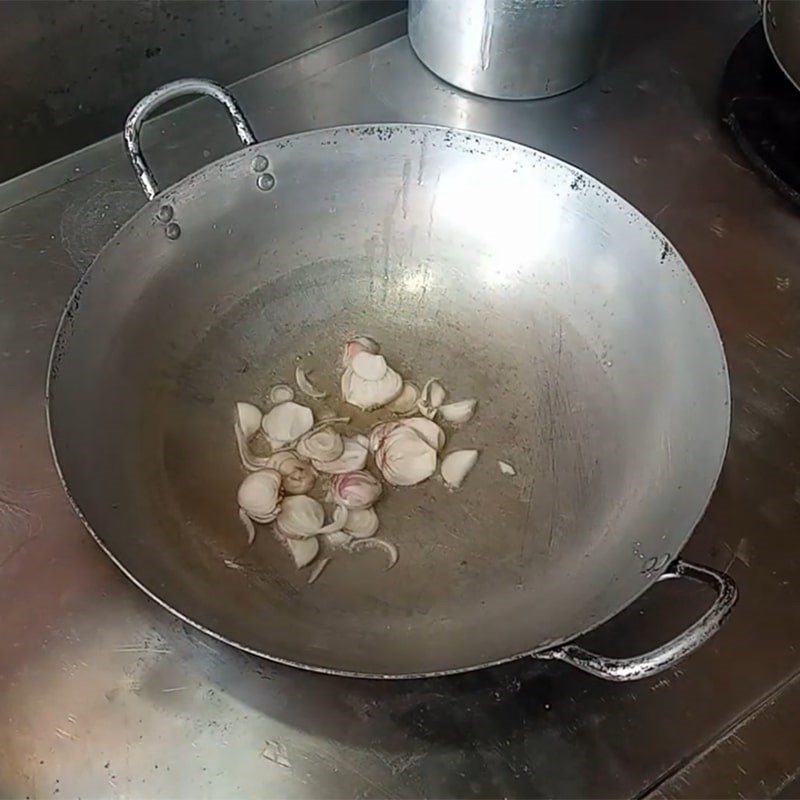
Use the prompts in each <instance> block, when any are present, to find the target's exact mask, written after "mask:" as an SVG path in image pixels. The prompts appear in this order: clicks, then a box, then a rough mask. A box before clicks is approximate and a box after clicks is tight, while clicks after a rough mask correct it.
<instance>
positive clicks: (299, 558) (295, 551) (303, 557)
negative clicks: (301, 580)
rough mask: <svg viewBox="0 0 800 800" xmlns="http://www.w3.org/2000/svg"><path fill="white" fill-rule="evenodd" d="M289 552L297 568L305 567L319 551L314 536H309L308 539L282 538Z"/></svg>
mask: <svg viewBox="0 0 800 800" xmlns="http://www.w3.org/2000/svg"><path fill="white" fill-rule="evenodd" d="M284 541H285V542H286V546H287V547H288V548H289V552H290V553H291V554H292V558H293V559H294V564H295V566H296V567H297V569H303V567H307V566H308V565H309V564H310V563H311V562H312V561H313V560H314V559H315V558H316V557H317V553H319V542H318V541H317V540H316V537H314V536H310V537H309V538H308V539H288V538H287V539H284Z"/></svg>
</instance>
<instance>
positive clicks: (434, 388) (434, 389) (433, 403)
mask: <svg viewBox="0 0 800 800" xmlns="http://www.w3.org/2000/svg"><path fill="white" fill-rule="evenodd" d="M446 397H447V392H446V391H445V389H444V386H442V384H441V383H439V381H437V380H433V381H431V385H430V387H429V389H428V405H430V407H431V408H439V406H440V405H441V404H442V403H444V400H445V398H446Z"/></svg>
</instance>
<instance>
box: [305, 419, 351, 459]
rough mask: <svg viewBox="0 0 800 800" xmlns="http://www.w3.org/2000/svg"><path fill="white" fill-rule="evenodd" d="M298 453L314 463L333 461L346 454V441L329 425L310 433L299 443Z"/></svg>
mask: <svg viewBox="0 0 800 800" xmlns="http://www.w3.org/2000/svg"><path fill="white" fill-rule="evenodd" d="M297 452H298V453H299V454H300V455H301V456H303V458H308V459H311V460H312V461H320V462H326V461H333V460H335V459H337V458H339V456H341V455H342V453H343V452H344V440H343V439H342V435H341V434H340V433H337V432H336V431H335V430H334V429H333V428H331V427H330V426H329V425H325V426H324V427H322V428H320V429H319V430H317V431H313V430H312V431H310V432H309V433H307V434H306V435H305V436H303V437H302V438H301V439H300V441H299V442H298V443H297Z"/></svg>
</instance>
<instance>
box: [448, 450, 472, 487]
mask: <svg viewBox="0 0 800 800" xmlns="http://www.w3.org/2000/svg"><path fill="white" fill-rule="evenodd" d="M477 460H478V451H477V450H454V451H453V452H452V453H448V454H447V455H446V456H445V457H444V458H443V459H442V466H441V469H440V472H441V473H442V478H444V482H445V483H446V484H447V485H448V486H449V487H450V488H451V489H458V487H459V486H461V484H462V483H463V482H464V478H466V477H467V474H468V473H469V471H470V470H471V469H472V468H473V467H474V466H475V462H476V461H477Z"/></svg>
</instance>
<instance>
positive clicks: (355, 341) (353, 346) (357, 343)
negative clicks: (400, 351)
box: [342, 336, 381, 367]
mask: <svg viewBox="0 0 800 800" xmlns="http://www.w3.org/2000/svg"><path fill="white" fill-rule="evenodd" d="M380 351H381V346H380V345H379V344H378V343H377V342H376V341H375V340H374V339H372V338H370V337H369V336H354V337H353V338H352V339H348V341H347V342H345V345H344V352H343V353H342V366H343V367H349V366H350V362H351V361H352V360H353V359H354V358H355V357H356V356H357V355H358V354H359V353H372V354H373V355H374V354H376V353H380Z"/></svg>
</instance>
